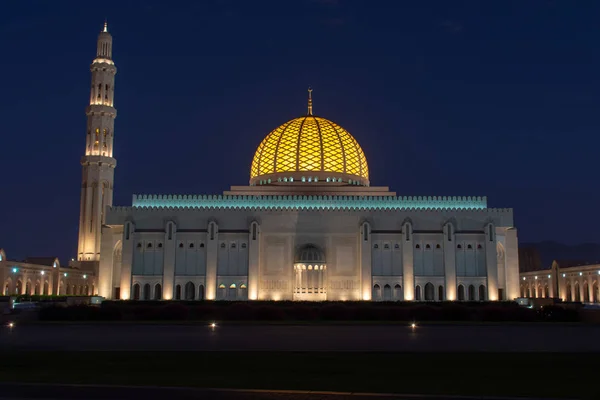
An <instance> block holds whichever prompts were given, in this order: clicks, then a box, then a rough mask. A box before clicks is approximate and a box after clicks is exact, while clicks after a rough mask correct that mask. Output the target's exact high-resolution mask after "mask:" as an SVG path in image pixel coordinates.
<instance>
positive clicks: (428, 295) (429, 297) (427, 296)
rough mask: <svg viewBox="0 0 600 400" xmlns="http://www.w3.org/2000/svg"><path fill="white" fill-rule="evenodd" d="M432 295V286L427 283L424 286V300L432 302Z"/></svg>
mask: <svg viewBox="0 0 600 400" xmlns="http://www.w3.org/2000/svg"><path fill="white" fill-rule="evenodd" d="M433 293H434V288H433V284H432V283H431V282H427V283H426V284H425V300H426V301H433V300H434V298H433Z"/></svg>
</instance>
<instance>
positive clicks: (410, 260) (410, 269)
mask: <svg viewBox="0 0 600 400" xmlns="http://www.w3.org/2000/svg"><path fill="white" fill-rule="evenodd" d="M400 236H401V238H402V268H403V271H402V280H403V285H404V300H407V301H411V300H414V299H415V273H414V240H413V227H412V223H411V222H409V221H407V222H405V223H404V225H403V228H402V234H401V235H400Z"/></svg>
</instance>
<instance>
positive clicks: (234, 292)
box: [228, 283, 237, 300]
mask: <svg viewBox="0 0 600 400" xmlns="http://www.w3.org/2000/svg"><path fill="white" fill-rule="evenodd" d="M228 299H229V300H236V299H237V287H236V286H235V283H232V284H231V285H229V296H228Z"/></svg>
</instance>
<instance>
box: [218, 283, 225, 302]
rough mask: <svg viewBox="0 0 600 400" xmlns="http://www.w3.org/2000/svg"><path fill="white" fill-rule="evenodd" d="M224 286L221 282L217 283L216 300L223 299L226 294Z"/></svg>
mask: <svg viewBox="0 0 600 400" xmlns="http://www.w3.org/2000/svg"><path fill="white" fill-rule="evenodd" d="M226 290H227V289H226V288H225V285H223V284H222V283H221V284H220V285H219V291H218V293H217V300H223V299H224V298H225V297H226V296H227V294H226Z"/></svg>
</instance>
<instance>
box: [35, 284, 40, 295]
mask: <svg viewBox="0 0 600 400" xmlns="http://www.w3.org/2000/svg"><path fill="white" fill-rule="evenodd" d="M33 294H35V295H36V296H37V295H39V294H40V281H37V282H36V283H35V289H34V290H33Z"/></svg>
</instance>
